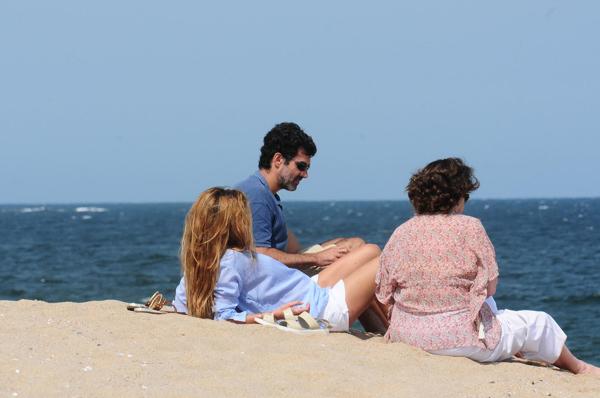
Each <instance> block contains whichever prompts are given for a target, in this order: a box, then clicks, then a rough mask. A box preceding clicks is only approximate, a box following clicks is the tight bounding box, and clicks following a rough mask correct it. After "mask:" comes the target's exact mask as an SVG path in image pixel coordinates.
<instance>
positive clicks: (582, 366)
mask: <svg viewBox="0 0 600 398" xmlns="http://www.w3.org/2000/svg"><path fill="white" fill-rule="evenodd" d="M553 365H554V366H556V367H559V368H561V369H566V370H568V371H571V372H573V373H575V374H593V375H596V376H600V368H597V367H596V366H594V365H591V364H589V363H587V362H584V361H582V360H581V359H578V358H577V357H576V356H575V355H573V354H572V353H571V351H569V349H568V348H567V346H566V345H565V346H563V349H562V351H561V353H560V356H559V357H558V359H557V360H556V362H554V363H553Z"/></svg>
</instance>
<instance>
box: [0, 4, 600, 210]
mask: <svg viewBox="0 0 600 398" xmlns="http://www.w3.org/2000/svg"><path fill="white" fill-rule="evenodd" d="M599 37H600V2H597V1H556V0H545V1H541V0H538V1H522V0H519V1H517V0H509V1H493V2H492V1H481V0H477V1H460V0H459V1H446V0H443V1H442V0H439V1H426V0H425V1H411V2H408V1H398V0H397V1H376V2H364V1H361V2H358V1H327V2H323V1H303V2H284V1H256V2H250V1H226V2H198V1H176V2H166V1H148V0H145V1H140V0H132V1H112V0H104V1H102V2H82V1H79V0H77V1H62V0H56V1H46V0H30V1H28V0H20V1H16V0H15V1H10V0H5V1H2V2H0V203H4V204H9V203H15V204H18V203H39V204H51V203H106V202H174V201H177V202H192V201H193V200H194V199H195V198H196V197H197V195H198V194H199V193H200V192H201V191H203V190H204V189H206V188H208V187H211V186H216V185H219V186H231V185H234V184H235V183H236V182H238V181H240V180H241V179H243V178H245V177H246V176H248V175H249V174H251V173H253V172H254V171H255V170H256V168H257V162H258V157H259V150H260V146H261V144H262V138H263V136H264V135H265V134H266V132H267V131H268V130H269V129H270V128H271V127H273V125H275V124H276V123H278V122H282V121H293V122H296V123H298V124H299V125H300V126H302V128H303V129H304V130H305V131H306V132H307V133H308V134H310V135H311V136H312V137H313V139H314V140H315V142H316V144H317V147H318V152H317V155H316V156H315V157H314V158H313V162H312V167H311V169H310V173H309V178H308V179H307V180H305V181H303V182H302V183H301V184H300V186H299V188H298V190H297V191H296V192H282V195H281V196H282V197H283V199H284V200H380V199H385V200H404V199H406V194H405V192H404V187H405V186H406V183H407V181H408V179H409V177H410V175H411V174H412V173H413V172H415V171H416V170H417V169H419V168H420V167H423V166H424V165H426V164H427V163H428V162H430V161H432V160H435V159H438V158H443V157H450V156H458V157H462V158H463V159H464V160H465V161H466V162H467V163H468V164H470V165H471V166H473V167H474V169H475V172H476V175H477V177H478V178H479V180H480V181H481V188H480V189H479V190H478V191H477V192H475V193H474V194H473V195H472V197H473V198H474V199H477V198H563V197H600V176H599V170H600V155H599V154H598V152H599V151H600V40H599Z"/></svg>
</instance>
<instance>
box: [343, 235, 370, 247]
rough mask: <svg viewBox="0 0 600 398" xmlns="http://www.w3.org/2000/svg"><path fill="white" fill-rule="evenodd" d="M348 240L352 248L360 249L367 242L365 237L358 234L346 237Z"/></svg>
mask: <svg viewBox="0 0 600 398" xmlns="http://www.w3.org/2000/svg"><path fill="white" fill-rule="evenodd" d="M346 242H347V244H348V247H349V248H350V250H354V249H358V248H359V247H362V246H364V245H365V244H366V242H365V241H364V239H362V238H359V237H357V236H355V237H352V238H346Z"/></svg>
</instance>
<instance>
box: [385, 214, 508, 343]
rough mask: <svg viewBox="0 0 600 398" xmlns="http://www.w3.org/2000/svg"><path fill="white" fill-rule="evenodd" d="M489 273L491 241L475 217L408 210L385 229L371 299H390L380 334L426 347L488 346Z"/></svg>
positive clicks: (493, 272) (495, 335) (491, 324)
mask: <svg viewBox="0 0 600 398" xmlns="http://www.w3.org/2000/svg"><path fill="white" fill-rule="evenodd" d="M497 277H498V265H497V264H496V254H495V251H494V247H493V245H492V243H491V242H490V239H489V238H488V236H487V233H486V232H485V229H484V228H483V225H482V224H481V222H480V221H479V220H478V219H477V218H474V217H470V216H465V215H462V214H450V215H446V214H439V215H418V216H415V217H413V218H411V219H410V220H408V221H407V222H405V223H404V224H402V225H400V226H399V227H398V228H397V229H396V230H395V231H394V233H393V234H392V236H391V237H390V240H389V241H388V243H387V244H386V246H385V248H384V249H383V252H382V254H381V265H380V267H379V271H378V273H377V276H376V282H377V290H376V296H377V299H378V300H379V301H381V302H382V303H384V304H391V305H393V307H392V317H391V323H390V327H389V329H388V331H387V333H386V335H385V338H386V340H388V341H394V342H396V341H401V342H404V343H407V344H411V345H413V346H417V347H421V348H422V349H424V350H429V351H433V350H443V349H449V348H459V347H480V348H486V349H490V350H492V349H494V348H495V347H496V345H497V344H498V341H499V340H500V334H501V327H500V324H499V322H498V321H497V320H496V318H495V316H494V314H493V313H492V311H491V310H490V308H489V306H488V305H487V304H486V303H484V301H485V299H486V297H487V285H488V282H489V281H491V280H493V279H495V278H497ZM480 324H482V325H483V330H484V336H482V335H480V333H479V330H480V326H479V325H480Z"/></svg>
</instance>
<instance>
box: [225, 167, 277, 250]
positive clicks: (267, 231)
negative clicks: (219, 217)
mask: <svg viewBox="0 0 600 398" xmlns="http://www.w3.org/2000/svg"><path fill="white" fill-rule="evenodd" d="M234 188H235V189H239V190H240V191H242V192H244V194H246V197H247V198H248V201H249V202H250V208H251V209H252V233H253V235H254V244H255V245H256V246H257V247H274V248H276V249H279V250H281V251H285V249H286V247H287V241H288V236H287V227H286V225H285V219H284V218H283V207H282V206H281V200H280V199H279V195H277V194H274V193H272V192H271V190H269V185H268V184H267V181H266V180H265V178H264V177H263V176H262V175H261V174H260V171H257V172H256V173H254V174H252V175H251V176H249V177H248V178H246V179H245V180H244V181H242V182H240V183H238V184H236V185H235V186H234Z"/></svg>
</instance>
